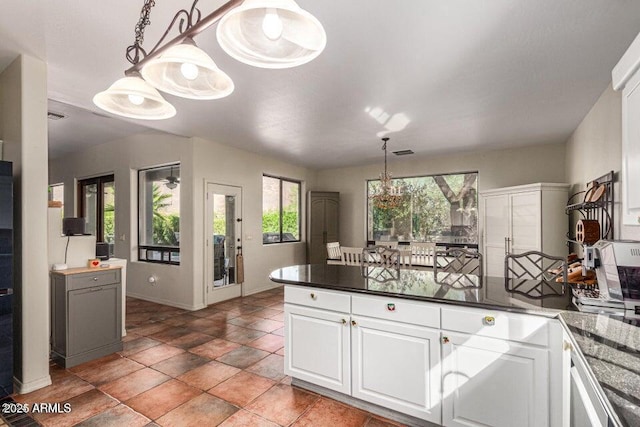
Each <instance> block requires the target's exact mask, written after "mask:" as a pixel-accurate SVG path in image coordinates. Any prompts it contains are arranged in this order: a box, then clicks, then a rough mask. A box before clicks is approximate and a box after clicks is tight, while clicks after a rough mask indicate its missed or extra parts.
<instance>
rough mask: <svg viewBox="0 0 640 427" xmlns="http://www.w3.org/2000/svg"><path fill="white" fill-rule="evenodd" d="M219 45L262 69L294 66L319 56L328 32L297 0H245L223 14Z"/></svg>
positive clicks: (219, 31)
mask: <svg viewBox="0 0 640 427" xmlns="http://www.w3.org/2000/svg"><path fill="white" fill-rule="evenodd" d="M217 37H218V43H220V47H222V49H224V50H225V52H227V53H228V54H229V55H230V56H231V57H233V58H235V59H237V60H238V61H240V62H244V63H245V64H249V65H253V66H255V67H261V68H291V67H297V66H298V65H302V64H306V63H307V62H309V61H311V60H313V59H314V58H315V57H317V56H318V55H320V53H321V52H322V51H323V50H324V48H325V46H326V44H327V35H326V33H325V31H324V28H323V27H322V24H321V23H320V21H318V20H317V19H316V18H315V17H314V16H313V15H311V14H310V13H309V12H307V11H305V10H303V9H301V8H300V6H298V4H297V3H296V2H295V1H294V0H245V1H244V3H243V4H242V6H239V7H237V8H235V9H233V10H232V11H231V12H229V13H227V14H226V15H225V16H223V17H222V19H221V20H220V23H219V24H218V28H217Z"/></svg>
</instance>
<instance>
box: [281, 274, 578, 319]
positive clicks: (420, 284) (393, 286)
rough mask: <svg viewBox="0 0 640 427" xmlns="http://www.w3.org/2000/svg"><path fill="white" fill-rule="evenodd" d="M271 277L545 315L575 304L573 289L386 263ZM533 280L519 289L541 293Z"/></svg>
mask: <svg viewBox="0 0 640 427" xmlns="http://www.w3.org/2000/svg"><path fill="white" fill-rule="evenodd" d="M269 278H270V279H271V280H272V281H274V282H277V283H284V284H291V285H301V286H313V287H318V288H325V289H332V290H337V291H347V292H358V293H366V294H371V295H383V296H391V297H397V298H403V299H412V300H422V301H432V302H434V301H435V302H439V303H445V304H455V305H465V306H471V307H480V308H491V309H498V310H504V311H516V312H524V313H530V314H536V315H544V316H556V315H557V314H558V313H559V312H560V311H561V310H566V309H567V308H568V307H569V306H570V304H571V300H570V293H567V295H564V296H560V297H557V296H553V297H548V298H544V299H533V298H530V297H527V296H526V295H523V294H520V293H514V292H508V291H507V290H506V289H505V280H504V278H502V277H488V276H485V277H478V276H474V275H455V274H449V273H438V275H437V276H436V275H435V274H434V272H433V271H431V270H412V269H400V270H399V271H398V270H389V269H384V268H381V267H358V266H346V265H327V264H307V265H294V266H291V267H284V268H280V269H278V270H275V271H273V272H272V273H271V275H270V276H269ZM534 284H537V282H531V287H530V288H527V286H526V284H525V286H522V287H520V288H519V289H520V290H522V291H527V290H528V291H532V294H533V295H537V291H538V290H537V289H536V288H534V287H533V286H534ZM558 288H559V286H558ZM557 290H558V289H556V291H557Z"/></svg>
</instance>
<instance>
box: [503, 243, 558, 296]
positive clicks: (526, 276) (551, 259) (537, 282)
mask: <svg viewBox="0 0 640 427" xmlns="http://www.w3.org/2000/svg"><path fill="white" fill-rule="evenodd" d="M567 270H568V267H567V260H566V258H564V257H557V256H552V255H547V254H545V253H543V252H537V251H529V252H525V253H522V254H508V255H506V256H505V257H504V281H505V289H506V290H507V291H508V292H513V293H517V294H521V295H524V296H526V297H528V298H533V299H542V298H547V297H552V296H564V295H565V293H566V289H567V285H566V282H567V276H568V273H567Z"/></svg>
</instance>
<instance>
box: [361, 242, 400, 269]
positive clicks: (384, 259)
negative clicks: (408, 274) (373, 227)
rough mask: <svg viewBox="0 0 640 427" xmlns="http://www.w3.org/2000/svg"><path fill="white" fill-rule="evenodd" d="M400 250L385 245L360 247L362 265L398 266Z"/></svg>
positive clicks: (396, 267)
mask: <svg viewBox="0 0 640 427" xmlns="http://www.w3.org/2000/svg"><path fill="white" fill-rule="evenodd" d="M400 258H401V255H400V251H399V250H398V249H392V248H389V247H386V246H372V247H369V248H364V249H362V265H363V266H365V267H369V266H372V267H385V268H395V269H399V268H400Z"/></svg>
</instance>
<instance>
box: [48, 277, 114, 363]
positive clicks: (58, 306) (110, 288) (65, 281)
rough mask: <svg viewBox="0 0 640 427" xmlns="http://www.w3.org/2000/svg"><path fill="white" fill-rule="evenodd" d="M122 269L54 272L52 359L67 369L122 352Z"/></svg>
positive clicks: (52, 290)
mask: <svg viewBox="0 0 640 427" xmlns="http://www.w3.org/2000/svg"><path fill="white" fill-rule="evenodd" d="M122 310H123V307H122V285H121V269H120V268H107V269H94V270H88V269H73V270H63V271H52V272H51V356H52V358H53V360H54V361H56V363H58V364H60V365H62V366H63V367H65V368H70V367H72V366H76V365H79V364H81V363H84V362H87V361H89V360H93V359H97V358H99V357H102V356H106V355H108V354H111V353H114V352H116V351H120V350H122Z"/></svg>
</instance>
